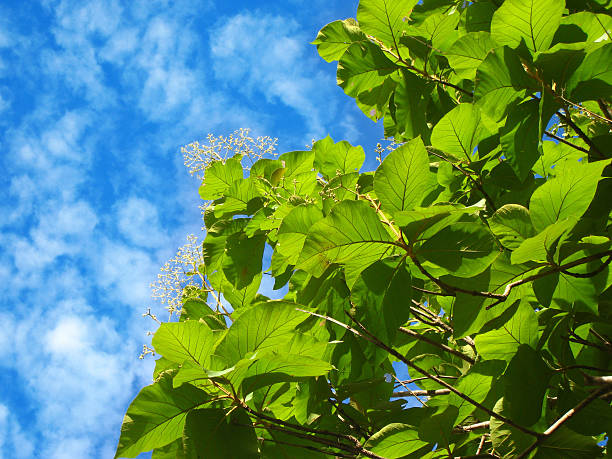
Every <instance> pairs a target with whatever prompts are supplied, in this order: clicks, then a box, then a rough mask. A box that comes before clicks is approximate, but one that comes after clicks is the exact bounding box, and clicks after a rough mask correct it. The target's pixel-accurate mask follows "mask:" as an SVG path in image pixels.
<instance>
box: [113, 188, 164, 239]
mask: <svg viewBox="0 0 612 459" xmlns="http://www.w3.org/2000/svg"><path fill="white" fill-rule="evenodd" d="M117 226H118V228H119V231H121V233H122V234H123V236H124V237H125V238H126V239H127V240H128V241H130V242H132V243H133V244H136V245H138V246H141V247H150V248H156V247H157V248H159V247H163V246H165V245H167V244H168V242H169V240H168V237H167V236H166V235H165V234H164V233H163V232H162V230H161V228H160V223H159V215H158V213H157V208H156V207H155V206H153V204H151V202H149V201H147V200H146V199H142V198H136V197H130V198H128V199H127V200H125V201H122V202H120V203H119V205H118V209H117Z"/></svg>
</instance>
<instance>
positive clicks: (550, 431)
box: [517, 384, 612, 459]
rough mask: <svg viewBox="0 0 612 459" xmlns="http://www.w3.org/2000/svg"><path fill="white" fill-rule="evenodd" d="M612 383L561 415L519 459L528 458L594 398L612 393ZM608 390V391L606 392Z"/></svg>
mask: <svg viewBox="0 0 612 459" xmlns="http://www.w3.org/2000/svg"><path fill="white" fill-rule="evenodd" d="M610 387H611V385H610V384H606V385H605V386H604V387H602V388H600V389H598V390H596V391H595V392H593V393H592V394H591V395H589V396H588V397H587V398H585V399H584V400H582V401H581V402H580V403H578V405H576V406H575V407H574V408H572V409H571V410H569V411H568V412H566V413H565V414H564V415H563V416H561V417H560V418H559V419H557V420H556V421H555V423H554V424H552V425H551V426H550V427H549V428H548V429H546V431H545V432H544V433H543V434H541V435H540V436H538V438H537V439H536V440H535V441H534V442H533V443H532V444H531V446H529V448H527V449H526V450H525V451H523V452H522V453H521V454H520V455H519V456H518V457H517V459H523V458H526V457H527V456H529V454H530V453H531V452H532V451H533V450H534V449H536V448H537V447H538V446H539V445H540V444H541V443H542V442H544V441H545V440H546V439H547V438H549V437H550V436H551V435H552V434H554V433H555V431H556V430H557V429H558V428H559V427H561V426H562V425H563V424H565V423H566V422H567V421H569V420H570V419H571V418H572V417H573V416H575V415H576V414H577V413H579V412H580V411H582V410H583V409H584V408H585V407H586V406H588V405H589V404H590V403H591V402H592V401H593V400H595V399H597V398H599V397H600V396H602V395H604V394H605V395H604V396H607V395H610V394H612V392H609V390H610ZM606 392H608V393H607V394H606Z"/></svg>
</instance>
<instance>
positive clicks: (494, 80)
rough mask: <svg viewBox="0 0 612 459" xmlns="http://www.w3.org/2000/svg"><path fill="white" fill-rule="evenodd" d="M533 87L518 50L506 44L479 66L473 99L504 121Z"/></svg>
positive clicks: (491, 114) (492, 52)
mask: <svg viewBox="0 0 612 459" xmlns="http://www.w3.org/2000/svg"><path fill="white" fill-rule="evenodd" d="M533 86H534V82H533V81H531V80H530V79H529V77H528V76H527V74H526V73H525V70H524V69H523V65H522V64H521V60H520V58H519V56H518V54H517V53H516V51H514V50H512V49H510V48H508V47H507V46H504V47H501V48H496V49H494V50H493V51H491V52H490V53H489V54H488V55H487V57H486V58H485V60H484V61H482V64H480V65H479V66H478V70H477V71H476V89H475V91H474V99H475V100H476V101H477V102H476V103H477V105H479V106H480V107H481V108H482V109H483V111H484V112H485V113H486V114H488V115H489V116H490V117H491V118H493V119H494V120H495V121H501V120H502V119H503V118H504V117H505V116H506V113H507V112H508V110H509V109H510V108H511V107H512V105H514V104H515V103H516V102H517V101H519V100H521V99H523V98H524V97H525V92H526V91H525V89H526V88H532V87H533ZM535 89H536V90H537V88H535Z"/></svg>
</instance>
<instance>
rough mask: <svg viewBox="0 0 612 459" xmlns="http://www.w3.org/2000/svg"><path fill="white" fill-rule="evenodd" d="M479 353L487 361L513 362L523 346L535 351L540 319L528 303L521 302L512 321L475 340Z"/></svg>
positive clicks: (480, 335)
mask: <svg viewBox="0 0 612 459" xmlns="http://www.w3.org/2000/svg"><path fill="white" fill-rule="evenodd" d="M475 342H476V349H477V350H478V353H479V354H480V355H481V356H482V357H483V358H484V359H487V360H493V359H499V360H506V361H509V360H511V359H512V358H513V357H514V355H515V354H516V352H517V351H518V348H519V346H520V345H521V344H526V345H528V346H530V347H532V348H533V349H535V348H536V347H537V344H538V318H537V317H536V314H535V312H534V310H533V308H532V307H531V306H530V305H529V303H527V302H526V301H521V302H520V303H519V307H518V309H517V310H516V312H515V313H514V314H513V315H512V317H511V318H510V320H508V321H507V322H506V323H504V324H503V325H502V326H501V327H499V328H495V329H493V330H490V331H488V332H486V333H482V334H479V335H478V336H476V338H475Z"/></svg>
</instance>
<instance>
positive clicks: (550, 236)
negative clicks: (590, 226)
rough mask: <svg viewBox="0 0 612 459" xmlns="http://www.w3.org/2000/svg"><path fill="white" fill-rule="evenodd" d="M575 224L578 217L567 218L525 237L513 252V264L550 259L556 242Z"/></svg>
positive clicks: (543, 261)
mask: <svg viewBox="0 0 612 459" xmlns="http://www.w3.org/2000/svg"><path fill="white" fill-rule="evenodd" d="M532 220H533V218H532ZM574 226H576V219H575V218H567V219H565V220H561V221H559V222H556V223H554V224H552V225H550V226H547V227H546V228H545V229H544V230H543V231H541V232H539V233H538V234H536V235H535V236H533V237H530V238H528V239H525V240H524V241H523V242H522V243H521V245H519V246H518V247H517V248H516V250H514V251H513V252H512V255H511V260H512V264H513V265H516V264H521V263H526V262H529V261H535V262H540V263H545V262H547V261H549V260H550V259H551V258H552V252H553V249H554V248H555V244H556V242H557V241H558V240H559V238H561V237H562V236H563V235H564V234H566V233H567V232H569V231H571V229H572V228H573V227H574Z"/></svg>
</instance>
